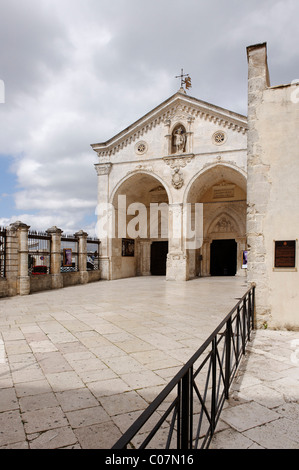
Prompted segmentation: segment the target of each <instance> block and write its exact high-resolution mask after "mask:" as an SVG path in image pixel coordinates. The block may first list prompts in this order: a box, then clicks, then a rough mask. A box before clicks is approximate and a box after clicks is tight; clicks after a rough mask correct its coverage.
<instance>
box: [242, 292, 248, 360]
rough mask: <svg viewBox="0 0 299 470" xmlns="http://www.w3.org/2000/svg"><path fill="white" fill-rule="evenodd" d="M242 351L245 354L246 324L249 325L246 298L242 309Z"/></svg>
mask: <svg viewBox="0 0 299 470" xmlns="http://www.w3.org/2000/svg"><path fill="white" fill-rule="evenodd" d="M242 310H243V311H242V317H243V321H242V323H243V324H242V353H243V355H244V354H245V352H246V351H245V347H246V325H247V319H246V300H245V299H244V300H243V309H242Z"/></svg>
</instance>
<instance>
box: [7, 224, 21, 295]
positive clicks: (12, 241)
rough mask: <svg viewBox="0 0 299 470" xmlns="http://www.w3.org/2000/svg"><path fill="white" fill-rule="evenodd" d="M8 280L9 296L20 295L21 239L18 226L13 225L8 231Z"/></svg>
mask: <svg viewBox="0 0 299 470" xmlns="http://www.w3.org/2000/svg"><path fill="white" fill-rule="evenodd" d="M5 266H6V279H7V283H8V291H7V293H8V295H9V296H13V295H17V294H18V277H19V239H18V231H17V226H16V225H15V224H11V225H10V226H9V227H8V229H7V230H6V260H5Z"/></svg>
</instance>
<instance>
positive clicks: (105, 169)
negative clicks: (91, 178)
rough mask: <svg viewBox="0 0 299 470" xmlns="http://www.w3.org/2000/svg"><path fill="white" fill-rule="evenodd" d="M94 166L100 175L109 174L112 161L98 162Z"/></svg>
mask: <svg viewBox="0 0 299 470" xmlns="http://www.w3.org/2000/svg"><path fill="white" fill-rule="evenodd" d="M94 167H95V169H96V172H97V175H98V176H102V175H109V173H110V171H111V168H112V163H96V164H95V166H94Z"/></svg>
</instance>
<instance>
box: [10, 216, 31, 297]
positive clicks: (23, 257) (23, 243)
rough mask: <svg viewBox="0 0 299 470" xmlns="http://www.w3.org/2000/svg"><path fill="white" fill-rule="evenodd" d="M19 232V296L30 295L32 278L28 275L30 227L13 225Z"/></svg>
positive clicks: (18, 223) (19, 223) (20, 223)
mask: <svg viewBox="0 0 299 470" xmlns="http://www.w3.org/2000/svg"><path fill="white" fill-rule="evenodd" d="M11 227H12V228H13V229H14V230H15V231H16V232H17V239H18V245H19V247H18V253H19V256H18V265H19V266H18V294H20V295H28V294H30V277H29V275H28V231H29V228H30V227H29V225H26V224H24V223H22V222H20V221H17V222H15V223H14V224H11Z"/></svg>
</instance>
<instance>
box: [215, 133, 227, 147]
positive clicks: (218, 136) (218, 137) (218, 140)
mask: <svg viewBox="0 0 299 470" xmlns="http://www.w3.org/2000/svg"><path fill="white" fill-rule="evenodd" d="M225 141H226V135H225V133H224V132H223V131H217V132H215V134H213V143H214V144H215V145H222V144H224V142H225Z"/></svg>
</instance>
